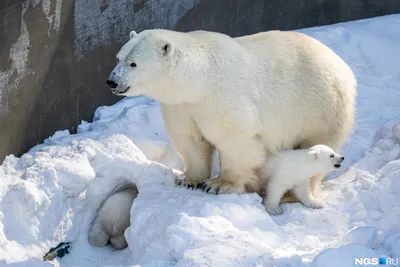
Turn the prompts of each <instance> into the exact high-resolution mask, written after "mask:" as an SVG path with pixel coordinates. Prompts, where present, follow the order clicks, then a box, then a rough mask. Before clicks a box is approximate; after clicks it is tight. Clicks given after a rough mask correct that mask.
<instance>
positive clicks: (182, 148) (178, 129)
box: [161, 104, 214, 189]
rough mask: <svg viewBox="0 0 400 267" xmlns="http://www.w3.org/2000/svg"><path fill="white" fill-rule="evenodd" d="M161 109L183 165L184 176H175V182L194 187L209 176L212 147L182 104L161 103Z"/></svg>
mask: <svg viewBox="0 0 400 267" xmlns="http://www.w3.org/2000/svg"><path fill="white" fill-rule="evenodd" d="M161 111H162V114H163V118H164V123H165V127H166V130H167V133H168V137H169V139H170V141H171V143H172V145H173V146H174V148H175V150H176V152H177V153H178V154H179V156H180V157H181V159H182V161H183V163H184V165H185V170H184V172H183V176H184V177H185V178H184V179H183V180H181V179H178V178H177V179H176V180H175V184H176V185H179V186H185V187H188V188H192V189H194V188H196V187H197V185H198V184H199V183H200V182H202V181H204V180H206V179H208V178H210V176H211V167H212V154H213V152H214V147H213V146H212V145H211V144H210V142H208V141H207V140H206V139H205V138H204V137H203V136H202V134H201V133H200V131H199V129H198V127H197V125H196V124H195V123H194V121H193V119H192V118H191V117H190V115H189V113H188V111H187V110H185V108H184V106H171V105H163V104H161Z"/></svg>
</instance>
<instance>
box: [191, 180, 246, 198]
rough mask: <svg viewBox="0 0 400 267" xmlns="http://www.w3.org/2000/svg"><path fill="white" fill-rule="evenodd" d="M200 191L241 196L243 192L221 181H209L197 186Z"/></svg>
mask: <svg viewBox="0 0 400 267" xmlns="http://www.w3.org/2000/svg"><path fill="white" fill-rule="evenodd" d="M197 188H198V189H200V190H202V191H203V192H206V193H209V194H216V195H218V194H241V193H243V190H241V189H240V188H238V187H237V186H235V185H234V184H231V183H229V182H226V181H223V180H221V179H218V178H217V179H208V180H206V181H204V182H202V183H200V184H199V185H198V186H197Z"/></svg>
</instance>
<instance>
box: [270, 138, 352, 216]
mask: <svg viewBox="0 0 400 267" xmlns="http://www.w3.org/2000/svg"><path fill="white" fill-rule="evenodd" d="M343 160H344V156H342V155H340V154H338V153H336V152H335V151H334V150H333V149H332V148H330V147H328V146H326V145H315V146H312V147H311V148H309V149H298V150H287V151H282V152H280V153H278V154H277V155H275V156H273V157H271V158H269V159H268V162H267V165H268V166H267V169H268V170H269V171H268V172H269V173H268V182H267V185H266V188H265V189H266V196H265V198H264V206H265V208H266V210H267V211H268V212H269V213H270V214H273V215H278V214H281V213H282V212H283V211H282V208H281V207H280V206H279V202H280V199H281V198H282V196H283V194H284V193H285V192H286V191H288V190H291V191H292V192H293V193H294V194H295V196H296V197H297V199H299V200H300V201H301V202H302V203H303V204H304V205H305V206H306V207H309V208H313V209H319V208H322V207H323V204H322V202H321V201H319V200H318V199H316V198H315V197H314V196H313V194H312V193H311V187H310V177H312V176H314V175H317V174H319V175H324V176H325V175H327V174H328V173H329V172H331V171H333V170H335V169H337V168H340V167H341V163H342V162H343Z"/></svg>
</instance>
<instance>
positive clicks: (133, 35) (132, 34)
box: [129, 31, 137, 39]
mask: <svg viewBox="0 0 400 267" xmlns="http://www.w3.org/2000/svg"><path fill="white" fill-rule="evenodd" d="M136 35H137V33H136V32H135V31H131V32H130V33H129V39H132V38H133V37H135V36H136Z"/></svg>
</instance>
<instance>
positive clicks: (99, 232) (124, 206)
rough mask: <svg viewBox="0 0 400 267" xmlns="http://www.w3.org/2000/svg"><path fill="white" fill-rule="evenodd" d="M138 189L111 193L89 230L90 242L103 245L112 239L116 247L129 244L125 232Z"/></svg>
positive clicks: (112, 243)
mask: <svg viewBox="0 0 400 267" xmlns="http://www.w3.org/2000/svg"><path fill="white" fill-rule="evenodd" d="M137 194H138V191H137V189H136V187H135V188H132V187H131V188H127V189H124V190H121V191H119V192H117V193H115V194H113V195H111V196H110V197H109V198H108V199H107V200H106V202H105V203H104V204H103V206H102V207H101V209H100V210H99V212H98V215H97V217H96V219H95V220H94V222H93V226H92V229H91V230H90V232H89V243H90V244H91V245H92V246H96V247H103V246H106V245H107V243H108V241H110V243H111V246H112V247H114V248H115V249H124V248H126V247H127V246H128V243H127V242H126V239H125V236H124V233H125V230H126V228H128V227H129V225H130V210H131V207H132V203H133V200H134V199H135V198H136V196H137Z"/></svg>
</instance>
